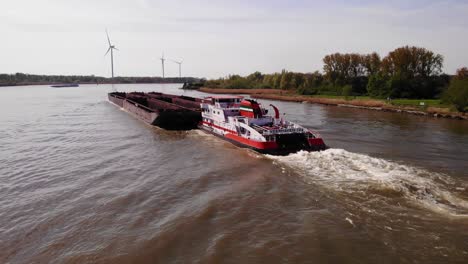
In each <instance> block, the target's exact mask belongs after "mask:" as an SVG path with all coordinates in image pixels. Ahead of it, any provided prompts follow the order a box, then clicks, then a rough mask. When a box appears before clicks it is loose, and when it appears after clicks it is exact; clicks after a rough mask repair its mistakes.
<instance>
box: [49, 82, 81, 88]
mask: <svg viewBox="0 0 468 264" xmlns="http://www.w3.org/2000/svg"><path fill="white" fill-rule="evenodd" d="M78 86H80V85H79V84H77V83H64V84H54V85H51V86H50V87H53V88H67V87H78Z"/></svg>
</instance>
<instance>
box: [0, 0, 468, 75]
mask: <svg viewBox="0 0 468 264" xmlns="http://www.w3.org/2000/svg"><path fill="white" fill-rule="evenodd" d="M0 1H1V8H0V36H1V38H0V73H16V72H23V73H31V74H60V75H91V74H94V75H97V76H110V74H111V73H110V72H111V70H110V57H109V56H107V57H106V56H104V54H105V53H106V51H107V48H108V44H107V39H106V33H105V30H106V29H107V30H108V31H109V34H110V38H111V41H112V42H113V44H114V45H115V46H116V47H117V48H118V49H119V51H116V52H115V53H114V61H115V62H114V67H115V74H116V76H161V74H162V73H161V61H160V60H159V58H160V57H161V55H162V53H164V54H165V57H167V58H168V59H173V60H183V64H182V75H184V76H193V77H206V78H217V77H225V76H228V75H229V74H240V75H247V74H249V73H252V72H254V71H261V72H264V73H273V72H279V71H281V70H282V69H286V70H289V71H298V72H313V71H316V70H319V71H321V70H322V68H323V64H322V58H323V57H324V56H325V55H327V54H330V53H335V52H358V53H370V52H374V51H375V52H377V53H379V54H380V55H381V56H382V57H383V56H385V55H386V54H388V52H390V51H392V50H394V49H395V48H398V47H400V46H404V45H415V46H420V47H425V48H427V49H430V50H432V51H434V52H436V53H439V54H442V55H443V56H444V58H445V63H444V65H445V67H444V71H445V72H446V73H449V74H453V73H454V72H455V71H456V69H457V68H460V67H462V66H468V52H467V47H468V0H443V1H442V0H411V1H403V0H396V1H379V0H375V1H370V0H362V1H358V0H328V1H305V0H289V1H279V0H238V1H209V0H198V1H196V0H192V1H187V0H165V1H161V0H0ZM172 76H178V65H177V64H175V63H173V62H171V61H166V77H172Z"/></svg>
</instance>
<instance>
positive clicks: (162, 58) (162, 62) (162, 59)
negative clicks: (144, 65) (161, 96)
mask: <svg viewBox="0 0 468 264" xmlns="http://www.w3.org/2000/svg"><path fill="white" fill-rule="evenodd" d="M160 60H161V64H162V77H163V79H164V77H165V76H164V61H165V60H166V59H165V58H164V53H163V54H162V57H161V58H160Z"/></svg>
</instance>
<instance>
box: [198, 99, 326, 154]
mask: <svg viewBox="0 0 468 264" xmlns="http://www.w3.org/2000/svg"><path fill="white" fill-rule="evenodd" d="M270 106H271V107H273V109H274V111H275V116H270V115H267V114H268V110H266V109H265V108H263V107H262V106H261V105H260V104H259V103H258V102H257V101H255V100H251V99H244V97H242V96H211V97H207V98H205V99H204V100H203V102H202V104H201V110H202V121H201V122H200V125H199V128H200V129H202V130H203V131H206V132H208V133H211V134H214V135H216V136H218V137H220V138H222V139H225V140H228V141H230V142H232V143H234V144H235V145H237V146H240V147H245V148H250V149H253V150H255V151H258V152H260V153H266V154H274V155H287V154H290V153H295V152H297V151H300V150H307V151H319V150H325V149H326V148H327V146H326V145H325V143H324V142H323V140H322V138H321V137H320V135H319V134H318V133H316V132H313V131H311V130H309V129H307V128H304V127H302V126H300V125H298V124H295V123H292V122H289V121H286V120H283V118H280V113H279V110H278V108H276V107H275V106H273V105H270Z"/></svg>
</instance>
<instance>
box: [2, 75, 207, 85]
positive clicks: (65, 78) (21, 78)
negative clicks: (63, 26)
mask: <svg viewBox="0 0 468 264" xmlns="http://www.w3.org/2000/svg"><path fill="white" fill-rule="evenodd" d="M200 81H201V80H200V79H198V78H192V77H184V78H161V77H115V78H114V79H112V78H105V77H100V76H94V75H88V76H80V75H34V74H24V73H16V74H0V86H15V85H30V84H60V83H81V84H86V83H192V82H200Z"/></svg>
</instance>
